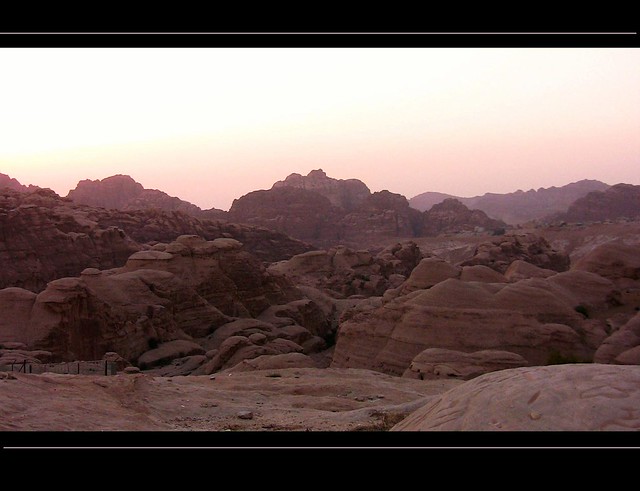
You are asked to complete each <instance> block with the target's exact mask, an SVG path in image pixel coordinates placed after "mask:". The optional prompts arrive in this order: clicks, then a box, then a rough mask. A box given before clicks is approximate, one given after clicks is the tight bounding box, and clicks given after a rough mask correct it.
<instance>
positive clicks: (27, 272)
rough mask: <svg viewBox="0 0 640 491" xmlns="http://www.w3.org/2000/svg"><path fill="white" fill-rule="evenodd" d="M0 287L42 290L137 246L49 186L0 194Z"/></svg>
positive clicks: (108, 264) (111, 262)
mask: <svg viewBox="0 0 640 491" xmlns="http://www.w3.org/2000/svg"><path fill="white" fill-rule="evenodd" d="M0 245H1V247H0V270H2V274H1V275H0V288H4V287H8V286H16V287H20V288H26V289H28V290H32V291H36V292H37V291H41V290H42V289H44V288H45V286H46V284H47V282H49V281H51V280H54V279H56V278H60V277H64V276H74V275H78V274H79V273H80V272H81V271H82V270H83V269H85V268H87V267H93V268H101V269H108V268H113V267H116V266H121V265H123V264H124V263H125V261H126V260H127V258H128V257H129V256H130V255H131V254H132V253H133V252H135V251H137V250H138V249H139V248H140V246H139V244H137V243H135V242H134V241H133V240H131V239H130V238H129V237H128V236H127V235H126V234H125V233H124V232H123V231H122V230H121V229H119V228H117V227H114V226H102V227H101V226H99V225H98V224H97V223H96V222H95V221H93V220H91V219H90V218H89V217H87V214H86V213H83V212H82V211H80V210H78V209H76V208H74V207H73V206H71V204H70V203H69V202H68V201H65V200H63V199H61V198H60V197H59V196H58V195H57V194H55V193H54V192H53V191H51V190H44V189H42V190H37V191H35V192H32V193H18V192H15V191H9V190H5V191H4V192H3V193H2V194H0Z"/></svg>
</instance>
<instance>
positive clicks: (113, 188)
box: [67, 174, 225, 218]
mask: <svg viewBox="0 0 640 491" xmlns="http://www.w3.org/2000/svg"><path fill="white" fill-rule="evenodd" d="M67 198H69V199H71V200H72V201H73V202H75V203H78V204H82V205H88V206H93V207H100V208H108V209H117V210H140V209H157V210H163V211H180V212H183V213H186V214H188V215H192V216H195V217H203V218H204V217H205V216H206V217H208V218H224V217H225V212H224V211H222V210H215V209H211V210H207V211H203V210H202V209H200V207H198V206H196V205H194V204H192V203H189V202H188V201H183V200H181V199H180V198H176V197H174V196H169V195H168V194H167V193H165V192H163V191H159V190H157V189H145V188H144V187H143V186H142V184H140V183H139V182H136V181H134V180H133V179H132V178H131V177H130V176H127V175H122V174H118V175H115V176H111V177H107V178H105V179H102V180H95V181H92V180H90V179H85V180H83V181H80V182H79V183H78V185H77V186H76V188H75V189H72V190H71V191H69V194H68V195H67Z"/></svg>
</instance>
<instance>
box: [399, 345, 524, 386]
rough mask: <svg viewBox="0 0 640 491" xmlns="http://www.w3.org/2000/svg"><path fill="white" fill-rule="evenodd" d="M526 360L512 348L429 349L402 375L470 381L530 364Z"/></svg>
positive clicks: (414, 360) (423, 378)
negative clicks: (480, 349) (469, 351)
mask: <svg viewBox="0 0 640 491" xmlns="http://www.w3.org/2000/svg"><path fill="white" fill-rule="evenodd" d="M528 364H529V363H527V360H525V359H524V358H523V357H522V356H520V355H517V354H515V353H510V352H509V351H499V350H484V351H475V352H473V353H464V352H462V351H453V350H446V349H439V348H428V349H426V350H424V351H422V352H421V353H420V354H418V355H417V356H416V357H415V358H414V359H413V360H412V361H411V365H409V368H407V369H406V370H405V372H404V374H403V375H402V376H403V377H408V378H419V379H421V380H429V379H437V378H449V377H455V378H460V379H463V380H469V379H472V378H474V377H478V376H480V375H483V374H485V373H489V372H495V371H497V370H507V369H509V368H517V367H524V366H527V365H528Z"/></svg>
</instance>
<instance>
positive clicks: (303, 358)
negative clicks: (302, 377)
mask: <svg viewBox="0 0 640 491" xmlns="http://www.w3.org/2000/svg"><path fill="white" fill-rule="evenodd" d="M316 366H317V365H316V362H315V361H314V360H313V359H312V358H311V357H309V356H307V355H305V354H302V353H285V354H282V355H262V356H258V357H256V358H253V359H251V360H242V362H240V363H238V364H237V365H235V366H234V367H232V368H229V369H228V370H225V371H224V372H222V373H223V374H224V373H236V372H249V371H255V370H281V369H284V368H316ZM278 375H279V374H278Z"/></svg>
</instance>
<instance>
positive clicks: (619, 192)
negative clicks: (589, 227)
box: [553, 183, 640, 222]
mask: <svg viewBox="0 0 640 491" xmlns="http://www.w3.org/2000/svg"><path fill="white" fill-rule="evenodd" d="M622 217H625V218H636V217H640V186H634V185H633V184H622V183H621V184H616V185H615V186H611V187H609V188H608V189H606V190H601V191H593V192H590V193H589V194H587V195H586V196H584V197H582V198H580V199H577V200H576V201H575V202H574V203H573V204H572V205H571V206H570V207H569V209H568V210H567V211H566V213H562V214H559V215H556V216H554V217H553V218H554V219H555V221H565V222H595V221H604V220H615V219H617V218H622Z"/></svg>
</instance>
